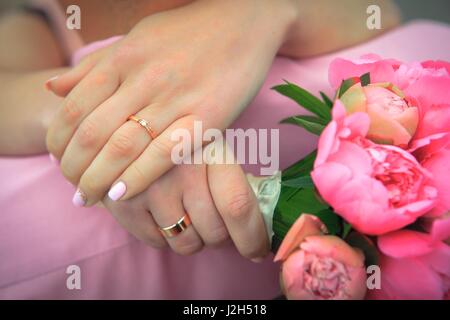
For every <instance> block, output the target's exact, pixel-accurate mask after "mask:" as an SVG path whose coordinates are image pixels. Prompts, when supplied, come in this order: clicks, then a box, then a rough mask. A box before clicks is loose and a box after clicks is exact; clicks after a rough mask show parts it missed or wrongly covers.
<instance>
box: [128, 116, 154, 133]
mask: <svg viewBox="0 0 450 320" xmlns="http://www.w3.org/2000/svg"><path fill="white" fill-rule="evenodd" d="M128 120H131V121H134V122H136V123H137V124H139V125H140V126H141V127H143V128H144V129H145V130H147V132H148V133H149V134H150V137H152V139H155V138H156V133H155V131H153V129H152V127H150V123H149V122H148V121H147V120H145V119H142V118H138V117H136V116H135V115H131V116H129V117H128Z"/></svg>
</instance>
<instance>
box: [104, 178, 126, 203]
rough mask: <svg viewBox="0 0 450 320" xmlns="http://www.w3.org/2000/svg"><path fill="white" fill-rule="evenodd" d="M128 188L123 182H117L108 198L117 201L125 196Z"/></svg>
mask: <svg viewBox="0 0 450 320" xmlns="http://www.w3.org/2000/svg"><path fill="white" fill-rule="evenodd" d="M126 191H127V186H126V185H125V183H123V182H122V181H119V182H117V183H116V184H115V185H114V186H113V187H112V188H111V189H110V190H109V192H108V197H109V198H110V199H111V200H112V201H117V200H119V199H120V198H122V196H123V195H124V194H125V192H126Z"/></svg>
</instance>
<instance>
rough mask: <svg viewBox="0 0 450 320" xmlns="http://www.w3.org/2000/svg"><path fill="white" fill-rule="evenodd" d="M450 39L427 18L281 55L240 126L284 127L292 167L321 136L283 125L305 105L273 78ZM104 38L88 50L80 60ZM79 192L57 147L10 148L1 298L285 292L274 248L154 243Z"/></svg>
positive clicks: (1, 184)
mask: <svg viewBox="0 0 450 320" xmlns="http://www.w3.org/2000/svg"><path fill="white" fill-rule="evenodd" d="M449 39H450V28H449V27H448V26H446V25H442V24H437V23H432V22H426V21H419V22H414V23H410V24H408V25H404V26H402V27H400V28H398V29H396V30H394V31H392V32H390V33H388V34H385V35H384V36H381V37H379V38H377V39H375V40H372V41H370V42H367V43H365V44H363V45H360V46H357V47H354V48H351V49H348V50H344V51H341V52H337V53H333V54H330V55H325V56H322V57H319V58H314V59H308V60H303V61H294V60H291V59H287V58H276V59H275V61H274V63H273V66H272V69H271V70H270V72H269V74H268V77H267V80H266V82H265V83H264V85H263V87H262V89H261V90H260V92H259V94H258V95H257V96H256V98H255V99H254V101H253V102H252V103H251V105H250V106H249V107H248V108H247V110H246V111H245V112H244V113H243V114H242V115H241V117H240V118H239V119H238V120H237V121H236V123H235V124H234V127H240V128H243V129H246V128H278V129H279V130H280V166H281V168H284V167H286V166H288V165H289V164H291V163H293V162H295V161H296V160H298V159H299V158H300V157H302V156H304V155H305V154H306V153H307V152H309V151H311V150H312V149H313V148H314V145H315V143H316V140H315V138H314V137H313V136H311V135H310V134H308V133H307V132H305V131H303V130H302V129H300V128H297V127H293V126H289V125H279V124H278V122H279V120H281V119H283V118H285V117H287V116H290V115H294V114H298V113H301V112H302V109H300V108H298V107H297V106H296V105H295V103H293V102H291V101H289V100H288V99H286V98H284V97H282V96H280V95H279V94H277V93H275V92H274V91H271V90H270V87H271V86H273V85H275V84H279V83H281V82H282V79H287V80H289V81H291V82H295V83H298V84H300V85H301V86H303V87H305V88H307V89H309V90H312V91H313V92H318V90H322V91H325V92H327V93H330V90H329V85H328V81H327V68H328V64H329V62H330V61H331V60H332V59H333V58H335V57H337V56H345V57H350V58H356V57H358V56H360V55H361V54H365V53H370V52H372V53H377V54H379V55H381V56H384V57H393V58H397V59H401V60H405V61H411V60H427V59H446V60H450V41H448V40H449ZM111 41H112V40H110V41H107V43H108V42H111ZM102 45H105V42H98V43H95V44H92V45H90V46H88V47H86V48H84V49H82V50H81V51H79V52H78V53H77V54H76V55H75V57H74V58H75V60H78V59H79V57H80V56H81V55H82V54H86V53H87V52H90V51H92V50H95V49H97V48H99V47H100V46H102ZM247 169H251V170H255V169H256V168H247ZM73 192H74V188H73V187H72V186H71V185H69V184H68V183H67V182H66V181H65V180H64V178H63V176H62V175H61V174H60V172H59V169H58V167H57V166H56V165H55V164H53V163H52V162H51V161H50V160H49V157H48V155H47V154H44V155H40V156H33V157H17V158H14V157H0V298H2V299H16V298H25V299H46V298H56V299H182V298H188V299H248V298H251V299H270V298H273V297H275V296H277V295H278V294H279V288H278V268H279V266H277V265H275V264H274V263H272V261H271V260H272V257H268V258H267V259H266V260H265V261H264V262H263V263H261V264H254V263H252V262H250V261H247V260H246V259H244V258H241V257H240V256H239V254H238V253H237V251H236V250H235V249H234V247H232V246H229V247H225V248H221V249H206V250H204V251H202V252H200V253H198V254H195V255H193V256H190V257H181V256H178V255H176V254H174V253H172V252H171V251H169V250H154V249H152V248H149V247H146V246H145V245H143V244H141V243H140V242H139V241H137V240H136V239H134V238H133V237H132V236H131V235H129V234H128V233H127V232H126V231H125V230H123V229H122V228H121V227H120V226H119V225H118V224H117V223H116V222H115V220H114V219H113V218H112V216H111V215H110V214H109V213H108V212H107V211H106V210H104V209H100V208H88V209H80V208H76V207H74V206H73V205H72V203H71V198H72V195H73ZM70 265H77V266H79V267H80V269H81V290H69V289H67V287H66V280H67V278H68V274H66V270H67V268H68V266H70Z"/></svg>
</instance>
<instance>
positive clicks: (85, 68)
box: [45, 47, 109, 97]
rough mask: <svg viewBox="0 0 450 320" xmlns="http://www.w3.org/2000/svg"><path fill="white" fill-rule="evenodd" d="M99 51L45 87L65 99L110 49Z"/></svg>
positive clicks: (54, 78) (49, 81)
mask: <svg viewBox="0 0 450 320" xmlns="http://www.w3.org/2000/svg"><path fill="white" fill-rule="evenodd" d="M108 48H109V47H107V48H102V49H99V50H97V51H95V52H93V53H91V54H89V55H88V56H86V57H85V58H83V59H82V60H81V61H80V63H79V64H78V65H76V66H75V67H73V68H72V69H70V70H69V71H67V72H65V73H63V74H61V75H59V76H56V77H53V78H51V79H49V80H47V82H45V87H46V88H47V89H48V90H50V91H52V92H53V93H54V94H56V95H57V96H60V97H65V96H67V94H69V92H70V91H71V90H72V89H73V88H74V87H75V86H76V85H77V84H78V83H79V82H80V81H81V79H83V78H84V77H85V76H86V75H87V74H88V72H89V71H91V70H92V68H94V66H95V65H96V64H97V63H98V61H99V60H100V59H101V58H102V57H103V55H104V54H105V51H106V50H107V49H108Z"/></svg>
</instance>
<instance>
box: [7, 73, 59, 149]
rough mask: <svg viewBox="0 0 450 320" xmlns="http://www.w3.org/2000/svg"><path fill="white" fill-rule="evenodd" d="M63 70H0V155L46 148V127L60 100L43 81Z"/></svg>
mask: <svg viewBox="0 0 450 320" xmlns="http://www.w3.org/2000/svg"><path fill="white" fill-rule="evenodd" d="M63 71H64V69H52V70H45V71H38V72H17V73H16V72H0V155H27V154H37V153H43V152H45V151H46V147H45V135H46V132H47V127H48V124H49V122H50V119H51V117H52V116H53V113H54V111H55V110H56V108H57V107H58V106H59V105H60V103H61V101H62V99H61V98H59V97H57V96H55V95H54V94H53V93H51V92H49V91H47V90H45V89H44V83H45V81H46V80H47V79H49V78H50V77H52V76H54V75H56V74H59V73H61V72H63Z"/></svg>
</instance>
